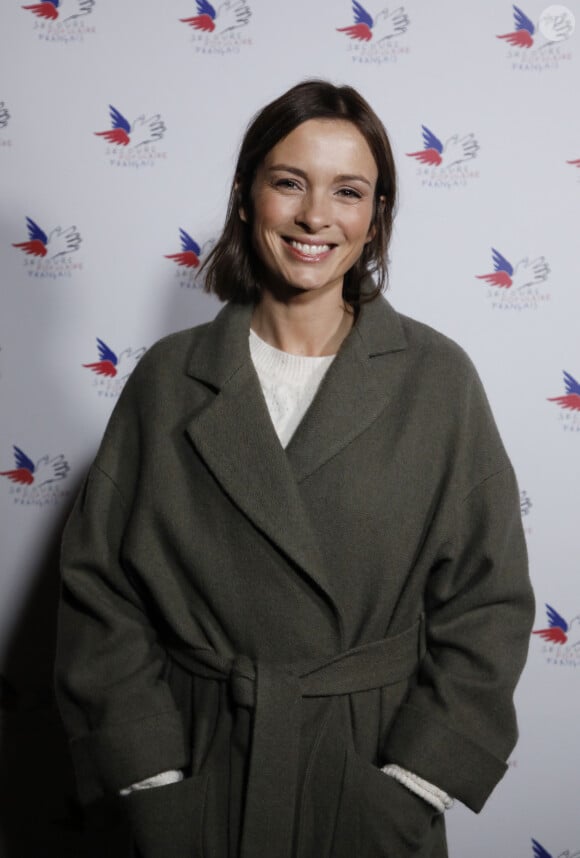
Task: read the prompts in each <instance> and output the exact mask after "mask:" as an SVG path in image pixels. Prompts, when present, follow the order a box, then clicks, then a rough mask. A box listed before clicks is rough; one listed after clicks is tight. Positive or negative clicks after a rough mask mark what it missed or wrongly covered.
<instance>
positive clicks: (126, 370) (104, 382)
mask: <svg viewBox="0 0 580 858" xmlns="http://www.w3.org/2000/svg"><path fill="white" fill-rule="evenodd" d="M145 351H146V350H145V347H144V346H143V347H141V348H139V349H131V348H126V349H123V351H122V352H120V353H119V355H117V354H115V352H114V351H113V350H112V349H111V348H109V346H108V345H107V344H106V343H105V342H104V341H103V340H101V339H99V337H97V353H98V360H96V361H93V362H92V363H84V364H83V367H84V368H85V369H88V370H90V371H91V372H92V373H93V374H94V376H95V378H93V387H95V388H96V390H97V393H98V395H99V396H103V397H108V398H111V397H117V396H119V394H120V393H121V390H122V389H123V386H124V384H125V382H126V381H127V379H128V378H129V376H130V375H131V373H132V372H133V370H134V368H135V366H136V364H137V363H138V361H139V360H140V359H141V358H142V357H143V355H144V354H145Z"/></svg>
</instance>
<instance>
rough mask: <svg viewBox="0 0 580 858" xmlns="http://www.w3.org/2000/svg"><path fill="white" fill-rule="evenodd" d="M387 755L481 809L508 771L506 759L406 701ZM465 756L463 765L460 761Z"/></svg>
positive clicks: (389, 736) (392, 730)
mask: <svg viewBox="0 0 580 858" xmlns="http://www.w3.org/2000/svg"><path fill="white" fill-rule="evenodd" d="M383 759H384V760H389V761H390V762H391V763H395V764H397V765H399V766H401V767H402V768H404V769H406V770H407V771H410V772H420V773H421V777H422V778H424V779H425V780H426V781H428V782H430V783H436V784H437V785H438V786H440V788H441V789H443V790H444V791H445V792H446V793H447V794H448V795H452V796H453V797H454V798H456V799H459V801H461V802H463V804H465V805H467V807H469V808H470V809H471V810H473V811H475V812H476V813H478V812H479V811H480V810H481V808H482V807H483V805H484V804H485V801H486V800H487V798H488V796H489V795H490V793H491V791H492V790H493V789H494V787H495V786H496V784H497V783H498V782H499V781H500V780H501V778H502V777H503V775H504V774H505V772H506V769H507V765H506V763H505V762H504V761H503V760H501V759H499V758H498V757H495V756H494V755H493V754H490V753H489V751H486V750H485V749H484V748H482V747H481V746H479V745H477V744H476V743H475V742H473V741H472V740H471V739H469V738H468V737H467V736H464V735H463V734H461V733H457V732H456V731H455V730H453V729H451V728H449V727H448V726H447V725H446V724H444V723H443V722H442V721H439V720H437V719H434V718H432V717H431V716H430V715H429V714H428V713H427V712H424V711H423V710H422V709H419V708H418V707H415V706H411V705H409V704H404V705H403V706H402V707H401V709H400V711H399V713H398V716H397V719H396V720H395V722H394V724H393V726H392V728H391V730H390V732H389V734H388V736H387V738H386V742H385V746H384V748H383ZM457 760H461V765H460V766H459V765H457Z"/></svg>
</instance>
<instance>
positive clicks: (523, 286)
mask: <svg viewBox="0 0 580 858" xmlns="http://www.w3.org/2000/svg"><path fill="white" fill-rule="evenodd" d="M491 254H492V262H493V271H490V272H488V273H487V274H476V275H475V276H476V278H477V279H478V280H483V281H484V282H485V283H486V284H487V285H488V287H489V289H488V290H487V297H488V299H489V301H490V304H491V307H492V309H496V310H530V309H533V310H537V309H538V307H540V306H542V305H543V304H545V303H546V302H547V301H549V300H550V298H551V295H550V293H549V292H547V291H546V290H545V289H543V288H541V286H542V284H544V283H545V282H546V280H547V279H548V277H549V274H550V266H549V265H548V263H547V262H546V258H545V257H544V256H537V257H536V258H534V259H529V257H527V256H526V257H524V258H522V259H520V260H519V261H518V262H516V263H515V264H512V263H511V262H510V261H509V260H508V259H507V258H506V257H505V256H504V255H503V254H502V253H500V252H499V250H496V248H495V247H492V248H491Z"/></svg>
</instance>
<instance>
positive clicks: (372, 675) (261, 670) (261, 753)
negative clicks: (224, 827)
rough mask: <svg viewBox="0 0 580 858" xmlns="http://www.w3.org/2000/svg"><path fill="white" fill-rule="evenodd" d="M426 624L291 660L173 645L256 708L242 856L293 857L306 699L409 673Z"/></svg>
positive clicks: (183, 660) (185, 660)
mask: <svg viewBox="0 0 580 858" xmlns="http://www.w3.org/2000/svg"><path fill="white" fill-rule="evenodd" d="M421 626H422V622H421V620H419V621H418V622H417V623H415V625H413V626H412V627H411V628H409V629H407V630H406V631H404V632H402V633H401V634H398V635H394V636H392V637H387V638H384V639H383V640H379V641H376V642H374V643H370V644H364V645H363V646H359V647H355V648H353V649H349V650H347V651H345V652H343V653H340V654H339V655H336V656H333V657H331V658H328V657H326V658H321V659H319V660H316V659H310V660H308V661H302V662H295V663H292V664H290V665H288V664H285V665H277V664H269V663H267V662H264V661H262V660H258V661H252V660H251V659H250V658H248V657H247V656H244V655H239V656H236V657H234V658H226V657H223V656H220V655H218V654H217V653H216V652H214V651H213V650H209V649H193V648H192V649H187V648H177V647H175V648H171V650H170V653H171V655H172V657H173V658H175V660H176V661H177V662H178V663H179V664H180V665H181V666H182V667H184V668H185V669H186V670H187V671H188V672H190V673H192V674H194V675H196V676H201V677H204V678H206V679H215V680H221V681H225V682H228V683H229V685H230V689H231V693H232V698H233V700H234V702H235V703H236V705H238V706H243V707H246V708H248V709H253V710H254V717H253V731H252V741H251V750H250V764H249V772H248V783H247V791H246V803H245V811H244V820H243V827H242V845H241V850H240V858H291V854H292V843H293V827H294V808H295V801H296V792H297V786H298V783H297V782H298V758H299V741H300V701H301V698H303V697H334V696H337V695H341V694H353V693H356V692H357V691H370V690H371V689H374V688H380V687H382V686H384V685H391V684H392V683H395V682H398V681H400V680H402V679H405V678H406V677H408V676H410V675H411V674H412V673H413V671H414V670H415V669H416V667H417V664H418V662H419V659H420V656H421V649H422V647H423V641H422V635H421ZM280 760H281V761H282V765H274V761H280Z"/></svg>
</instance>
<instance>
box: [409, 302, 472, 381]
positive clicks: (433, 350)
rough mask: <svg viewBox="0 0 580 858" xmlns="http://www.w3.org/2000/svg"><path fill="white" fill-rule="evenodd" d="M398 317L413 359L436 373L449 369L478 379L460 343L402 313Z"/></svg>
mask: <svg viewBox="0 0 580 858" xmlns="http://www.w3.org/2000/svg"><path fill="white" fill-rule="evenodd" d="M397 316H398V318H399V321H400V324H401V327H402V330H403V332H404V334H405V338H406V341H407V345H408V348H409V351H410V355H411V357H412V358H414V359H415V360H417V361H420V362H421V363H424V364H428V365H429V366H431V368H432V370H433V371H435V372H441V371H442V370H445V369H449V370H453V371H454V372H460V373H461V374H462V376H463V377H465V376H468V377H477V371H476V369H475V366H474V364H473V361H472V360H471V358H470V357H469V355H468V354H467V352H466V351H465V349H464V348H463V347H462V346H460V345H459V343H457V342H456V341H455V340H453V339H451V337H448V336H446V335H445V334H442V333H441V331H438V330H436V329H435V328H432V327H431V326H430V325H427V324H425V323H424V322H419V321H417V319H412V318H411V317H410V316H405V315H403V314H402V313H397Z"/></svg>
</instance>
